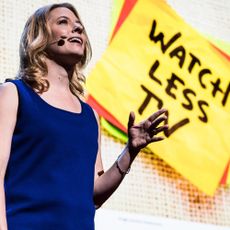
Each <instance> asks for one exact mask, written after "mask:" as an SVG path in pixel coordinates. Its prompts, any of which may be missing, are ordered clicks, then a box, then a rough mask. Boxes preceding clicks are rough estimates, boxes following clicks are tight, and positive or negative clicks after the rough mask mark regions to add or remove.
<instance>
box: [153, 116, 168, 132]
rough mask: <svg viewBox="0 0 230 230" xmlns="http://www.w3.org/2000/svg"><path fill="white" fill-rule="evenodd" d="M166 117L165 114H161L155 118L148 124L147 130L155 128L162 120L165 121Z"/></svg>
mask: <svg viewBox="0 0 230 230" xmlns="http://www.w3.org/2000/svg"><path fill="white" fill-rule="evenodd" d="M166 119H167V117H166V116H161V117H158V118H157V119H155V120H154V121H153V122H152V124H151V125H150V126H149V130H152V129H156V128H157V126H158V125H159V124H160V123H161V122H162V121H165V120H166Z"/></svg>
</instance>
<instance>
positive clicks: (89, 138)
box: [4, 79, 98, 230]
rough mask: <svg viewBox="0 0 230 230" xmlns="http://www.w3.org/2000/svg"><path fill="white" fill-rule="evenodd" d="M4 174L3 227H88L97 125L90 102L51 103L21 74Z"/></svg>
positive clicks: (35, 229)
mask: <svg viewBox="0 0 230 230" xmlns="http://www.w3.org/2000/svg"><path fill="white" fill-rule="evenodd" d="M7 81H10V82H12V83H14V84H15V85H16V87H17V91H18V97H19V106H18V113H17V122H16V127H15V130H14V133H13V138H12V145H11V153H10V158H9V161H8V165H7V170H6V175H5V181H4V182H5V183H4V185H5V195H6V217H7V223H8V230H93V229H94V215H95V208H94V202H93V187H94V165H95V161H96V155H97V150H98V125H97V120H96V118H95V115H94V112H93V110H92V109H91V107H90V106H89V105H88V104H86V103H84V102H83V101H81V100H80V103H81V112H80V113H74V112H70V111H67V110H63V109H59V108H56V107H54V106H52V105H50V104H48V103H47V102H46V101H45V100H43V99H42V98H41V97H40V96H39V95H38V94H37V93H36V92H35V91H34V90H33V89H32V88H31V87H30V86H28V85H27V84H26V83H24V82H23V81H22V80H21V79H17V80H7Z"/></svg>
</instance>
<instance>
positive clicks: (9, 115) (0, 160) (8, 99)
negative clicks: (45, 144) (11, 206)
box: [0, 83, 18, 230]
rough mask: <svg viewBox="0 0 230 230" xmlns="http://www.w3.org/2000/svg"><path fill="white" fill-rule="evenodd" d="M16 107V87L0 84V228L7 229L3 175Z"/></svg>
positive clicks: (9, 84) (8, 153)
mask: <svg viewBox="0 0 230 230" xmlns="http://www.w3.org/2000/svg"><path fill="white" fill-rule="evenodd" d="M17 107H18V96H17V89H16V86H14V85H13V84H12V83H4V84H3V85H0V230H7V221H6V207H5V206H6V205H5V192H4V176H5V172H6V168H7V163H8V159H9V155H10V148H11V140H12V135H13V131H14V127H15V123H16V117H17Z"/></svg>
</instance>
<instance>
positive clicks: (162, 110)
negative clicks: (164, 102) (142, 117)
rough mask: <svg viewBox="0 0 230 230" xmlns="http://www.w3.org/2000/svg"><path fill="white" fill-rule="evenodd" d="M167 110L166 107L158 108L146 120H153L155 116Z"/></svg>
mask: <svg viewBox="0 0 230 230" xmlns="http://www.w3.org/2000/svg"><path fill="white" fill-rule="evenodd" d="M165 112H167V109H160V110H158V111H157V112H155V113H153V114H152V115H151V116H150V117H149V118H148V119H147V120H149V121H150V122H153V121H154V120H155V119H156V118H158V117H159V116H160V115H161V114H163V113H165Z"/></svg>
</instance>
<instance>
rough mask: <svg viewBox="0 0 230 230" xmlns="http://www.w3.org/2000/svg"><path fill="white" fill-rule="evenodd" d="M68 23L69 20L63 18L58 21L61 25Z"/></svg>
mask: <svg viewBox="0 0 230 230" xmlns="http://www.w3.org/2000/svg"><path fill="white" fill-rule="evenodd" d="M67 23H68V22H67V20H66V19H62V20H60V21H58V25H60V24H67Z"/></svg>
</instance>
